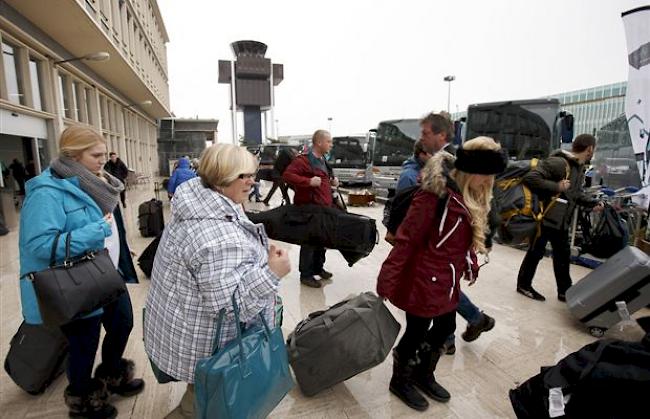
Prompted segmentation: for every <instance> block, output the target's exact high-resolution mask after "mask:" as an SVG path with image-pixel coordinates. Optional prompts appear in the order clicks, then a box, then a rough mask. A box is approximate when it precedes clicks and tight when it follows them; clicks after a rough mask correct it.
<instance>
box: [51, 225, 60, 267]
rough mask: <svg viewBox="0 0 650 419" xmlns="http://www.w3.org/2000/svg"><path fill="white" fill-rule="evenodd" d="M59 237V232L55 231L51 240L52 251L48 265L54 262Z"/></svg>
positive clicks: (52, 264)
mask: <svg viewBox="0 0 650 419" xmlns="http://www.w3.org/2000/svg"><path fill="white" fill-rule="evenodd" d="M59 237H61V232H58V233H56V237H54V241H53V242H52V251H51V253H50V267H52V266H54V265H55V264H56V248H57V247H59Z"/></svg>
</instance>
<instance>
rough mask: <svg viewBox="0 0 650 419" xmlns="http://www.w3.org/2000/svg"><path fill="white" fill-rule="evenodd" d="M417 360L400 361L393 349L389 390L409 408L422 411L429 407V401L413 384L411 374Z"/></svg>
mask: <svg viewBox="0 0 650 419" xmlns="http://www.w3.org/2000/svg"><path fill="white" fill-rule="evenodd" d="M416 366H417V360H414V359H409V360H406V361H402V360H400V358H399V355H397V352H396V351H395V350H393V376H392V377H391V379H390V386H389V387H388V388H389V390H390V392H391V393H393V394H394V395H396V396H397V397H399V399H400V400H401V401H403V402H404V403H405V404H406V405H407V406H408V407H410V408H411V409H415V410H418V411H420V412H423V411H425V410H427V409H428V408H429V402H428V401H427V399H425V398H424V397H422V395H421V394H420V392H418V391H417V389H416V388H415V386H414V385H413V374H414V373H415V368H416Z"/></svg>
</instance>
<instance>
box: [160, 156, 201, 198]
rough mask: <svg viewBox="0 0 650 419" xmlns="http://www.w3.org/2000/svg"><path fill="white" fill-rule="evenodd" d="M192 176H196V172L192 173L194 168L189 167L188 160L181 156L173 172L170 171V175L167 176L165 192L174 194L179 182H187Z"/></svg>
mask: <svg viewBox="0 0 650 419" xmlns="http://www.w3.org/2000/svg"><path fill="white" fill-rule="evenodd" d="M194 177H196V173H194V170H192V169H190V161H189V160H188V159H186V158H185V157H182V158H181V159H180V160H179V161H178V167H177V168H176V169H175V170H174V173H172V177H170V178H169V184H167V192H169V193H170V194H172V195H174V192H176V188H178V187H179V186H180V184H181V183H183V182H187V181H188V180H190V179H192V178H194Z"/></svg>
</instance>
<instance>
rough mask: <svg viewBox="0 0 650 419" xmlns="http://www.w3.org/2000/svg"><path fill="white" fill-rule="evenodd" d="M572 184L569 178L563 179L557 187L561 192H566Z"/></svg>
mask: <svg viewBox="0 0 650 419" xmlns="http://www.w3.org/2000/svg"><path fill="white" fill-rule="evenodd" d="M570 186H571V181H570V180H569V179H563V180H561V181H559V182H558V183H557V188H558V190H559V191H560V192H564V191H566V190H567V189H569V187H570Z"/></svg>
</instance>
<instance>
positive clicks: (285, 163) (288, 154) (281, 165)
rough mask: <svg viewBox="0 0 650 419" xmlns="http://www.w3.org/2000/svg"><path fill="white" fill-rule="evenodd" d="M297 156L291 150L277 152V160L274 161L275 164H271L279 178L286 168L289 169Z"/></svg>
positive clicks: (283, 149) (281, 149)
mask: <svg viewBox="0 0 650 419" xmlns="http://www.w3.org/2000/svg"><path fill="white" fill-rule="evenodd" d="M297 155H298V153H297V152H296V151H295V150H294V149H292V148H291V149H290V148H284V147H283V148H280V151H278V158H277V159H275V163H274V164H273V169H274V170H275V171H276V172H277V173H278V174H279V176H282V174H283V173H284V171H285V170H287V167H289V165H290V164H291V162H292V161H293V159H294V158H295V157H296V156H297Z"/></svg>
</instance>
